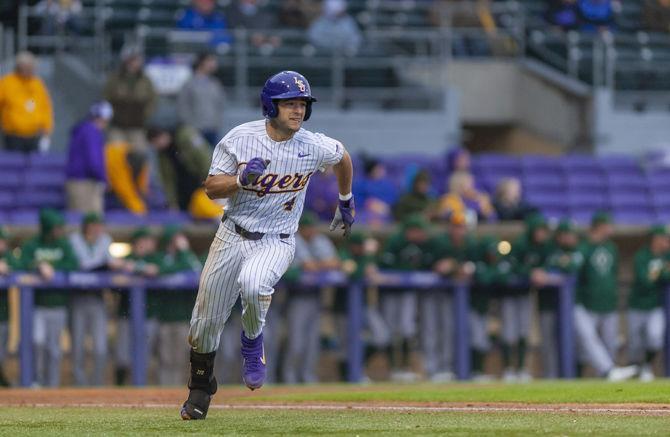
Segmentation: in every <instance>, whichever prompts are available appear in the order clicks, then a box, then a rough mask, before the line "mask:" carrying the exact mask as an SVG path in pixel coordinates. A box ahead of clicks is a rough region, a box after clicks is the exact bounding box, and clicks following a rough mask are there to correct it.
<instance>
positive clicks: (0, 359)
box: [0, 294, 9, 387]
mask: <svg viewBox="0 0 670 437" xmlns="http://www.w3.org/2000/svg"><path fill="white" fill-rule="evenodd" d="M3 297H4V296H2V295H1V294H0V299H2V298H3ZM8 339H9V323H7V322H0V387H8V386H9V381H7V378H6V376H5V370H4V367H3V365H4V362H5V358H7V340H8Z"/></svg>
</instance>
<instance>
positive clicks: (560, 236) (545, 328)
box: [531, 219, 584, 378]
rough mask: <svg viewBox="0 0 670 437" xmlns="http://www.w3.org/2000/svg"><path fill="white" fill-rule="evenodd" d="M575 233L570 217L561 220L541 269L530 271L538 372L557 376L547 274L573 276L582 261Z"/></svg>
mask: <svg viewBox="0 0 670 437" xmlns="http://www.w3.org/2000/svg"><path fill="white" fill-rule="evenodd" d="M579 247H580V246H579V234H578V233H577V231H576V229H575V227H574V225H573V223H572V222H571V221H570V220H567V219H565V220H561V222H560V223H559V224H558V226H557V227H556V231H555V233H554V238H553V242H552V245H551V249H550V250H549V253H548V255H547V257H546V259H545V261H544V264H543V265H542V267H541V268H538V269H535V270H534V271H533V272H531V283H532V284H533V285H535V287H536V288H537V291H538V306H539V309H540V331H541V333H542V343H541V345H540V347H541V355H542V374H543V376H544V377H545V378H558V376H559V374H558V369H559V364H558V324H557V319H558V317H557V310H558V288H557V286H556V285H552V284H550V279H549V277H548V274H550V273H559V274H566V275H576V274H577V272H579V270H580V269H581V267H582V264H583V263H584V255H583V254H582V252H581V251H580V250H579Z"/></svg>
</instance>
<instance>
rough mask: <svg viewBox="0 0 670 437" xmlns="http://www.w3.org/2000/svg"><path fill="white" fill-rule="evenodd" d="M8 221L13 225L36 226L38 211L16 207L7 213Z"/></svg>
mask: <svg viewBox="0 0 670 437" xmlns="http://www.w3.org/2000/svg"><path fill="white" fill-rule="evenodd" d="M9 222H10V223H12V224H13V225H14V226H37V225H38V224H39V213H38V211H37V209H17V210H15V211H12V212H11V213H9Z"/></svg>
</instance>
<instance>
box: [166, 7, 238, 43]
mask: <svg viewBox="0 0 670 437" xmlns="http://www.w3.org/2000/svg"><path fill="white" fill-rule="evenodd" d="M177 28H179V29H182V30H193V31H202V32H211V34H212V38H211V39H210V45H212V47H215V48H216V49H217V50H219V51H225V50H226V49H227V47H228V45H229V44H230V43H231V42H232V41H233V38H232V36H231V35H230V32H229V31H228V22H227V20H226V17H224V15H223V13H221V12H219V11H217V10H216V1H215V0H193V1H192V2H191V6H190V7H189V8H187V9H186V10H184V11H183V12H181V13H180V14H179V16H178V17H177Z"/></svg>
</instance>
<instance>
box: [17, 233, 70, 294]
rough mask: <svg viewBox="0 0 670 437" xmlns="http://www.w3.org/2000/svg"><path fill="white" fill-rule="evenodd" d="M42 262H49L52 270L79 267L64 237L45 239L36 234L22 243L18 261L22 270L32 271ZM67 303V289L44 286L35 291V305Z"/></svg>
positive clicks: (64, 270)
mask: <svg viewBox="0 0 670 437" xmlns="http://www.w3.org/2000/svg"><path fill="white" fill-rule="evenodd" d="M42 262H46V263H49V264H51V266H53V268H54V270H57V271H62V272H67V271H72V270H76V269H77V268H78V267H79V263H78V261H77V257H76V256H75V254H74V251H73V250H72V246H70V242H69V241H68V240H67V239H66V238H59V239H56V240H50V239H49V240H47V239H43V238H41V237H40V236H37V237H34V238H31V239H30V240H28V241H26V242H25V243H24V244H23V246H22V247H21V260H20V262H19V264H20V266H21V268H22V269H23V270H33V271H34V270H36V269H37V265H38V264H40V263H42ZM67 303H68V294H67V291H63V290H59V289H46V288H45V289H40V290H37V291H36V292H35V305H37V306H43V307H60V306H65V305H67Z"/></svg>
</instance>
